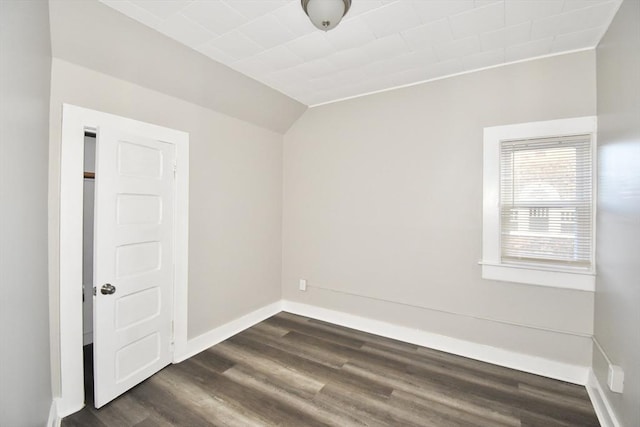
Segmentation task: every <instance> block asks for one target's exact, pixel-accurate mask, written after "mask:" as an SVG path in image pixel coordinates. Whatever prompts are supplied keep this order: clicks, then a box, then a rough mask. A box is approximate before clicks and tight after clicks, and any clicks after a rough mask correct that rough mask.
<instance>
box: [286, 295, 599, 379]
mask: <svg viewBox="0 0 640 427" xmlns="http://www.w3.org/2000/svg"><path fill="white" fill-rule="evenodd" d="M282 310H283V311H287V312H289V313H293V314H298V315H301V316H306V317H311V318H314V319H318V320H323V321H325V322H329V323H334V324H336V325H341V326H345V327H348V328H352V329H357V330H360V331H364V332H368V333H371V334H375V335H380V336H383V337H387V338H392V339H396V340H400V341H404V342H408V343H411V344H416V345H420V346H423V347H428V348H432V349H435V350H441V351H445V352H447V353H452V354H457V355H459V356H464V357H468V358H471V359H475V360H480V361H482V362H487V363H492V364H494V365H500V366H505V367H507V368H512V369H517V370H519V371H524V372H529V373H532V374H536V375H542V376H545V377H549V378H554V379H557V380H561V381H567V382H570V383H573V384H579V385H586V383H587V378H588V373H589V368H588V367H586V366H578V365H571V364H568V363H563V362H558V361H555V360H551V359H545V358H542V357H537V356H531V355H527V354H522V353H517V352H514V351H510V350H505V349H502V348H497V347H492V346H488V345H484V344H478V343H474V342H470V341H465V340H460V339H457V338H451V337H447V336H444V335H439V334H434V333H431V332H426V331H422V330H419V329H413V328H408V327H406V326H398V325H394V324H392V323H387V322H382V321H379V320H373V319H369V318H365V317H360V316H355V315H353V314H348V313H344V312H340V311H335V310H329V309H326V308H321V307H316V306H312V305H307V304H301V303H297V302H293V301H286V300H283V301H282Z"/></svg>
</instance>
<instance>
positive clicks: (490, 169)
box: [481, 116, 598, 292]
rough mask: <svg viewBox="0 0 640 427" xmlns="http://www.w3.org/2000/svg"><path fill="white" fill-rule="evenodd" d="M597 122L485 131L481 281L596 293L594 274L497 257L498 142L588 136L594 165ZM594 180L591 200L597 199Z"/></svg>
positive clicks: (585, 120) (546, 123)
mask: <svg viewBox="0 0 640 427" xmlns="http://www.w3.org/2000/svg"><path fill="white" fill-rule="evenodd" d="M597 123H598V119H597V117H596V116H588V117H576V118H570V119H559V120H548V121H542V122H531V123H519V124H513V125H506V126H493V127H487V128H484V145H483V203H482V261H481V264H482V278H483V279H491V280H501V281H507V282H516V283H526V284H530V285H538V286H550V287H556V288H567V289H578V290H583V291H591V292H594V291H595V272H594V271H585V272H584V273H583V274H579V272H577V271H576V272H572V271H570V270H564V271H552V270H550V269H544V268H537V267H536V266H533V265H531V266H530V265H518V266H514V265H510V264H503V263H502V262H501V256H500V209H499V207H500V142H501V141H504V140H516V139H525V138H545V137H553V136H558V135H572V134H587V133H588V134H590V135H591V147H592V153H593V162H594V177H595V176H596V174H595V164H596V157H595V153H596V146H597V129H598V125H597ZM595 181H596V180H595V178H594V180H593V185H594V188H593V200H594V201H595V200H596V199H597V195H596V187H595ZM595 211H596V204H595V203H593V209H592V215H593V218H592V224H593V230H592V236H594V239H593V245H592V253H591V259H592V265H594V261H593V260H594V259H595V257H594V255H595V223H596V222H595Z"/></svg>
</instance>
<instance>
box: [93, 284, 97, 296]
mask: <svg viewBox="0 0 640 427" xmlns="http://www.w3.org/2000/svg"><path fill="white" fill-rule="evenodd" d="M93 296H94V297H95V296H96V287H95V286H94V287H93Z"/></svg>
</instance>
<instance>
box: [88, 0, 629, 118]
mask: <svg viewBox="0 0 640 427" xmlns="http://www.w3.org/2000/svg"><path fill="white" fill-rule="evenodd" d="M100 1H102V2H103V3H105V4H106V5H108V6H111V7H112V8H114V9H116V10H118V11H120V12H122V13H124V14H125V15H128V16H129V17H131V18H133V19H135V20H137V21H139V22H141V23H143V24H145V25H148V26H150V27H152V28H154V29H156V30H157V31H160V32H161V33H163V34H165V35H167V36H169V37H171V38H173V39H175V40H177V41H179V42H181V43H184V44H185V45H187V46H189V47H191V48H193V49H195V50H197V51H199V52H201V53H203V54H205V55H207V56H209V57H210V58H212V59H214V60H216V61H218V62H221V63H223V64H226V65H228V66H229V67H231V68H233V69H235V70H238V71H239V72H241V73H244V74H246V75H248V76H250V77H252V78H254V79H256V80H258V81H260V82H262V83H265V84H267V85H268V86H271V87H273V88H274V89H276V90H279V91H280V92H283V93H284V94H286V95H288V96H290V97H292V98H294V99H296V100H298V101H300V102H302V103H304V104H306V105H309V106H312V105H317V104H322V103H326V102H330V101H334V100H338V99H342V98H347V97H352V96H357V95H361V94H365V93H370V92H375V91H380V90H384V89H389V88H393V87H398V86H403V85H408V84H412V83H416V82H421V81H425V80H430V79H434V78H438V77H443V76H447V75H451V74H456V73H461V72H465V71H470V70H475V69H480V68H485V67H490V66H494V65H499V64H503V63H508V62H513V61H519V60H523V59H528V58H533V57H538V56H543V55H549V54H554V53H560V52H567V51H572V50H576V49H583V48H591V47H594V46H596V45H597V43H598V42H599V41H600V38H601V37H602V35H603V34H604V32H605V31H606V29H607V27H608V25H609V23H610V22H611V20H612V18H613V15H614V14H615V12H616V11H617V10H618V7H619V5H620V3H621V1H622V0H352V7H351V10H350V11H349V13H348V14H347V15H346V16H345V18H344V19H343V21H342V23H340V25H339V26H338V27H337V28H335V29H334V30H332V31H329V32H327V33H324V32H322V31H320V30H318V29H316V28H315V27H314V26H313V25H312V24H311V22H310V21H309V19H308V18H307V16H306V15H305V14H304V12H303V11H302V7H301V6H300V1H299V0H100ZM634 1H635V0H634Z"/></svg>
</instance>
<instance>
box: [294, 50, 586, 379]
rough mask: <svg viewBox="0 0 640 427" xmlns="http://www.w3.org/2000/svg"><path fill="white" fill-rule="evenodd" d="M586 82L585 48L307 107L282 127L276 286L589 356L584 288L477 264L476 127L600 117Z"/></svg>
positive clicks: (506, 342) (518, 345) (384, 315)
mask: <svg viewBox="0 0 640 427" xmlns="http://www.w3.org/2000/svg"><path fill="white" fill-rule="evenodd" d="M595 79H596V76H595V54H594V52H593V51H589V52H583V53H576V54H571V55H563V56H558V57H553V58H548V59H542V60H536V61H530V62H525V63H520V64H515V65H510V66H506V67H501V68H496V69H492V70H486V71H481V72H476V73H471V74H467V75H462V76H458V77H453V78H448V79H443V80H439V81H434V82H430V83H426V84H422V85H418V86H413V87H409V88H404V89H399V90H394V91H390V92H385V93H380V94H375V95H371V96H367V97H362V98H358V99H353V100H349V101H344V102H338V103H335V104H330V105H326V106H321V107H314V108H311V109H309V110H307V112H305V114H304V115H303V116H302V117H301V118H300V119H299V120H298V121H297V122H296V123H295V124H294V125H293V126H292V127H291V129H290V130H289V131H288V132H287V134H286V135H285V148H284V205H283V214H284V220H283V224H284V234H283V261H284V263H283V294H284V297H285V298H286V299H289V300H293V301H297V302H302V303H308V304H312V305H317V306H321V307H325V308H330V309H335V310H340V311H344V312H348V313H353V314H357V315H360V316H364V317H369V318H372V319H376V320H383V321H387V322H390V323H395V324H399V325H402V326H409V327H413V328H417V329H420V330H424V331H428V332H435V333H439V334H443V335H447V336H450V337H454V338H460V339H464V340H469V341H473V342H478V343H482V344H487V345H491V346H495V347H500V348H504V349H508V350H512V351H516V352H520V353H525V354H529V355H534V356H541V357H546V358H550V359H553V360H556V361H559V362H565V363H571V364H576V365H581V366H584V367H587V366H590V365H591V337H590V336H591V333H592V330H593V329H592V328H593V293H592V292H581V291H574V290H567V289H556V288H545V287H537V286H528V285H522V284H514V283H506V282H497V281H489V280H483V279H482V278H481V267H480V266H479V265H478V261H479V260H480V259H481V258H482V136H483V127H486V126H496V125H505V124H510V123H522V122H531V121H539V120H551V119H559V118H569V117H579V116H588V115H595V113H596V94H595ZM300 278H304V279H307V280H308V291H307V292H300V291H298V289H297V287H298V279H300Z"/></svg>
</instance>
